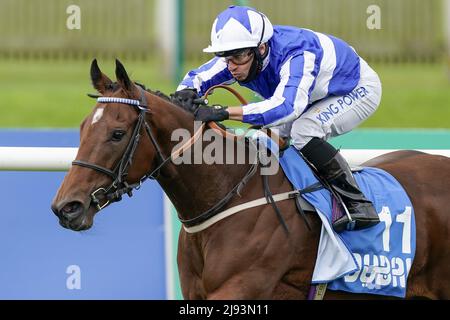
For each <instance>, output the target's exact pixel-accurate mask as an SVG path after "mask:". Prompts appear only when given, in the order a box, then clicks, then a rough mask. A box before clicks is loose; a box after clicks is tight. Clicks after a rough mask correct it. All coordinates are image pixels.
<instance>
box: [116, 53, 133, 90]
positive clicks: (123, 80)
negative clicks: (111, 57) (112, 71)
mask: <svg viewBox="0 0 450 320" xmlns="http://www.w3.org/2000/svg"><path fill="white" fill-rule="evenodd" d="M116 78H117V82H118V83H119V84H120V86H121V87H122V88H123V89H124V90H125V91H128V92H132V91H133V89H134V85H133V82H132V81H131V80H130V78H129V77H128V74H127V71H126V70H125V67H124V66H123V64H122V63H121V62H120V61H119V59H116Z"/></svg>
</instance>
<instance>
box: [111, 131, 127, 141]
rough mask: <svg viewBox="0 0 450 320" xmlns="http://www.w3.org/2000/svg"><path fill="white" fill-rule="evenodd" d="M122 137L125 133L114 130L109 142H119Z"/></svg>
mask: <svg viewBox="0 0 450 320" xmlns="http://www.w3.org/2000/svg"><path fill="white" fill-rule="evenodd" d="M124 135H125V131H123V130H115V131H114V132H113V134H112V137H111V140H112V141H120V140H122V138H123V136H124Z"/></svg>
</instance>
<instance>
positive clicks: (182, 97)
mask: <svg viewBox="0 0 450 320" xmlns="http://www.w3.org/2000/svg"><path fill="white" fill-rule="evenodd" d="M172 99H173V100H176V101H177V102H178V103H179V104H181V106H182V107H183V108H184V109H186V110H189V111H191V112H194V111H195V109H196V108H197V107H198V105H199V104H202V102H201V98H200V96H199V95H198V93H197V89H191V88H186V89H183V90H180V91H177V92H175V93H174V94H172Z"/></svg>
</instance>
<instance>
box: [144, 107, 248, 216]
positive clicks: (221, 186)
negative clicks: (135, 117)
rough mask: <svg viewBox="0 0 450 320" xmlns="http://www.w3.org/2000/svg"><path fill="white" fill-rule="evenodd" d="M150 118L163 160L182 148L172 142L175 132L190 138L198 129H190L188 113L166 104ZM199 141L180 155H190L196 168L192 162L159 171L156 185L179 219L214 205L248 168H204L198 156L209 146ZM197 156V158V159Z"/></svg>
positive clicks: (220, 165)
mask: <svg viewBox="0 0 450 320" xmlns="http://www.w3.org/2000/svg"><path fill="white" fill-rule="evenodd" d="M160 111H161V110H160ZM152 117H153V118H154V124H155V126H157V132H158V141H161V143H160V144H161V149H162V152H163V154H164V157H168V156H170V154H171V153H172V152H173V151H174V149H175V147H179V146H180V145H181V144H183V142H180V140H177V141H172V134H173V132H174V131H175V130H177V129H181V130H185V132H186V133H187V132H188V133H189V137H191V136H193V134H194V132H195V129H198V125H197V127H194V121H193V116H192V115H191V114H190V113H188V112H186V111H185V110H183V109H181V108H180V107H178V106H175V105H173V104H171V103H168V102H166V106H165V107H164V109H163V111H162V112H161V113H160V114H159V113H158V112H156V111H155V112H153V115H152ZM157 119H161V121H159V120H157ZM202 138H203V135H202V136H201V137H200V138H199V139H198V140H197V142H196V145H193V146H191V148H190V149H189V150H187V151H186V152H185V154H183V155H192V153H194V157H191V156H189V158H190V159H191V160H194V158H195V157H197V160H199V159H200V158H201V159H200V162H201V163H200V164H195V162H194V161H190V162H189V161H183V162H182V163H181V164H174V163H170V164H168V165H167V166H166V167H165V168H164V170H162V175H161V176H160V177H159V178H158V182H159V184H160V185H161V187H162V188H163V189H164V191H165V193H166V194H167V196H168V197H169V199H170V200H171V202H172V203H173V205H174V206H175V208H176V209H177V211H178V213H179V215H180V217H181V218H182V219H192V218H194V217H196V216H198V215H199V214H201V213H203V212H205V211H206V210H208V209H210V208H211V207H213V206H214V205H215V204H217V203H218V202H219V201H220V200H221V199H223V198H224V197H225V195H226V194H227V193H228V192H230V191H231V190H232V189H233V187H234V186H236V185H237V184H238V183H239V182H240V181H241V180H242V178H243V177H244V176H245V174H246V173H247V172H248V171H249V170H250V166H251V165H250V164H217V163H214V164H206V163H205V162H204V159H203V156H202V155H203V153H204V151H205V148H207V146H208V145H209V144H210V142H203V141H202ZM233 147H235V142H233ZM199 152H200V157H198V155H199ZM224 153H225V152H224ZM235 158H236V157H235ZM186 162H188V163H186ZM193 162H194V163H193ZM232 163H236V161H233V162H232Z"/></svg>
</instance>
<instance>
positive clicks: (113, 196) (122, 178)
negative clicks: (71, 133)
mask: <svg viewBox="0 0 450 320" xmlns="http://www.w3.org/2000/svg"><path fill="white" fill-rule="evenodd" d="M137 87H138V88H139V90H140V93H141V96H140V99H139V100H134V99H125V98H117V97H103V96H100V97H99V96H93V95H89V96H91V97H96V98H97V102H99V103H121V104H125V105H129V106H133V107H134V108H135V110H136V111H137V112H138V118H137V121H136V125H135V127H134V129H133V133H132V135H131V139H130V141H129V142H128V145H127V147H126V149H125V151H124V153H123V155H122V158H121V159H120V160H119V162H118V163H117V164H116V166H115V167H114V169H112V170H110V169H108V168H105V167H103V166H100V165H98V164H94V163H90V162H87V161H83V160H74V161H73V162H72V165H76V166H80V167H85V168H89V169H93V170H95V171H98V172H100V173H103V174H106V175H107V176H109V177H111V179H112V180H113V181H112V183H111V184H110V185H109V186H108V187H105V188H104V187H101V188H98V189H97V190H95V191H94V192H92V193H91V201H92V203H93V204H94V205H95V206H96V208H97V209H98V210H99V211H100V210H102V209H103V208H105V207H106V206H108V205H109V204H111V203H113V202H116V201H120V200H122V195H124V194H125V193H126V194H128V196H130V197H131V196H132V195H133V193H132V191H133V189H136V190H137V189H139V188H140V186H141V185H142V183H143V182H144V181H145V180H146V179H148V178H150V179H157V178H158V176H159V175H160V170H161V168H162V167H163V166H164V165H165V164H166V163H167V162H168V161H169V160H171V157H169V158H164V156H163V154H162V152H161V148H160V146H159V144H158V142H157V141H156V139H155V136H154V135H153V132H152V130H151V126H150V124H149V123H148V122H147V120H146V119H145V116H146V114H147V113H149V112H150V111H149V106H148V103H147V98H146V97H145V90H144V89H143V88H142V87H141V86H137ZM142 127H144V128H145V131H146V132H147V135H148V137H149V139H150V141H151V142H152V144H153V146H154V148H155V150H156V159H157V161H158V164H157V167H156V168H155V169H154V170H153V171H152V172H151V173H149V174H145V175H144V176H143V177H142V178H141V179H139V182H137V183H134V184H129V183H127V181H126V178H127V176H128V170H129V168H130V166H131V164H132V163H133V157H134V154H135V152H136V148H137V146H138V144H139V140H140V138H141V131H142ZM100 196H101V197H102V198H103V199H105V200H104V202H103V203H101V199H99V197H100Z"/></svg>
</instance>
